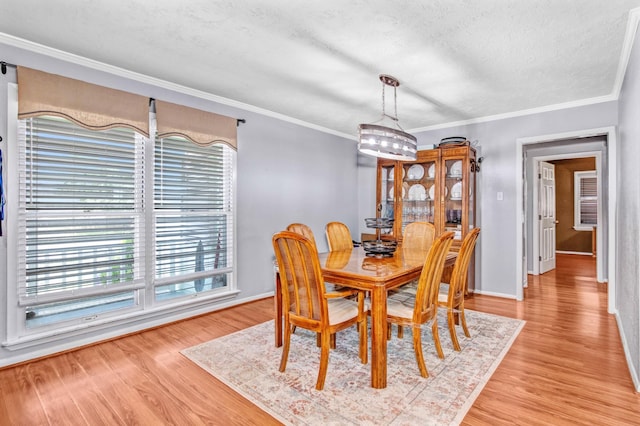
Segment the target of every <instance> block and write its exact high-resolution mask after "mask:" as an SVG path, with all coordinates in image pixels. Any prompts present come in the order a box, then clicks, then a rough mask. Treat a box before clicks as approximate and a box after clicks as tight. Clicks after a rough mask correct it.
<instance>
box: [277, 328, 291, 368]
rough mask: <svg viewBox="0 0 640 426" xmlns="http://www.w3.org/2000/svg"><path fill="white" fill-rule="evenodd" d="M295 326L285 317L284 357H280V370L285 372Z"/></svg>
mask: <svg viewBox="0 0 640 426" xmlns="http://www.w3.org/2000/svg"><path fill="white" fill-rule="evenodd" d="M293 328H294V327H291V325H290V324H289V322H288V321H287V320H286V319H285V322H284V342H283V344H282V357H281V358H280V372H283V371H284V370H285V369H286V368H287V358H289V343H291V332H292V329H293Z"/></svg>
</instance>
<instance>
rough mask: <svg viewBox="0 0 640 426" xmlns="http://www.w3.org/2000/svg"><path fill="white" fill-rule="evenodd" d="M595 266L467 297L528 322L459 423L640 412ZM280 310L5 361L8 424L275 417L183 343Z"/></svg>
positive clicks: (569, 265) (2, 398)
mask: <svg viewBox="0 0 640 426" xmlns="http://www.w3.org/2000/svg"><path fill="white" fill-rule="evenodd" d="M594 277H595V261H594V260H593V259H592V258H590V257H587V256H575V255H573V256H572V255H559V256H558V264H557V268H556V270H555V271H551V272H549V273H547V274H544V275H542V276H539V277H530V280H529V287H528V288H527V289H526V290H525V301H524V302H516V301H514V300H508V299H502V298H496V297H488V296H480V295H476V296H474V297H471V298H470V299H468V300H467V302H466V303H467V308H468V309H475V310H480V311H484V312H490V313H495V314H499V315H504V316H510V317H517V318H522V319H525V320H526V321H527V324H526V326H525V327H524V329H523V330H522V332H521V333H520V335H519V336H518V338H517V339H516V341H515V343H514V344H513V346H512V348H511V350H510V351H509V353H508V354H507V356H506V357H505V358H504V360H503V361H502V363H501V364H500V366H499V367H498V369H497V370H496V372H495V373H494V374H493V376H492V378H491V380H490V381H489V382H488V383H487V385H486V386H485V388H484V390H483V391H482V393H481V394H480V396H479V397H478V398H477V399H476V401H475V403H474V405H473V407H472V408H471V409H470V410H469V412H468V414H467V416H466V417H465V419H464V422H463V424H468V425H498V424H505V425H506V424H509V425H512V424H523V425H563V424H567V425H575V424H585V425H638V424H640V395H638V394H636V393H635V392H634V388H633V383H632V381H631V378H630V375H629V371H628V368H627V365H626V363H625V358H624V353H623V352H622V344H621V342H620V337H619V334H618V330H617V326H616V321H615V318H614V317H613V316H611V315H609V314H607V313H606V306H607V301H606V295H607V292H606V285H605V284H597V283H596V282H595V278H594ZM272 315H273V302H272V300H271V299H265V300H261V301H258V302H253V303H249V304H245V305H242V306H238V307H234V308H231V309H227V310H224V311H220V312H216V313H212V314H208V315H204V316H200V317H197V318H193V319H189V320H186V321H182V322H178V323H175V324H171V325H168V326H163V327H159V328H156V329H153V330H149V331H145V332H143V333H137V334H134V335H130V336H126V337H123V338H120V339H116V340H112V341H109V342H104V343H100V344H96V345H92V346H89V347H86V348H83V349H80V350H76V351H72V352H67V353H64V354H61V355H57V356H51V357H48V358H46V359H42V360H38V361H33V362H30V363H25V364H21V365H18V366H14V367H9V368H4V369H2V370H0V424H1V425H47V424H59V425H92V426H93V425H103V424H104V425H115V424H118V425H120V424H122V425H124V424H126V425H132V424H141V425H162V424H175V425H199V424H212V425H234V424H237V425H270V424H278V423H277V422H276V421H275V420H274V419H273V418H271V417H270V416H269V415H267V414H266V413H264V412H263V411H261V410H260V409H258V408H257V407H255V406H254V405H253V404H251V403H250V402H248V401H247V400H245V399H244V398H242V397H241V396H239V395H238V394H236V393H235V392H234V391H232V390H230V389H229V388H227V387H226V386H225V385H223V384H222V383H220V382H219V381H217V380H216V379H215V378H214V377H212V376H210V375H209V374H207V373H205V372H204V371H203V370H201V369H200V368H199V367H197V366H196V365H194V364H192V363H191V362H190V361H188V360H187V359H186V358H184V357H183V356H182V355H180V354H179V351H180V350H181V349H184V348H186V347H189V346H193V345H196V344H198V343H201V342H205V341H207V340H211V339H214V338H216V337H219V336H222V335H224V334H228V333H231V332H234V331H236V330H240V329H242V328H245V327H248V326H251V325H254V324H258V323H261V322H263V321H266V320H268V319H271V318H272ZM445 337H446V336H443V338H445ZM274 368H276V366H274ZM329 374H330V372H329Z"/></svg>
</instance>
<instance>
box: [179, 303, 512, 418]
mask: <svg viewBox="0 0 640 426" xmlns="http://www.w3.org/2000/svg"><path fill="white" fill-rule="evenodd" d="M465 312H466V317H467V324H468V326H469V331H470V333H471V338H466V337H465V336H464V333H462V330H461V329H460V330H459V332H458V339H459V341H460V346H461V348H462V350H461V351H460V352H456V351H454V350H453V346H452V344H451V339H450V337H449V331H448V329H447V326H446V323H447V322H446V317H445V316H444V312H443V311H442V312H441V313H442V314H443V315H442V316H440V315H439V318H438V325H439V332H440V340H441V342H442V346H443V350H444V354H445V357H444V359H439V358H438V356H437V354H436V351H435V347H434V345H433V339H432V336H431V331H430V328H431V327H425V330H423V335H422V340H423V345H424V355H425V362H426V365H427V369H428V370H429V374H430V376H429V378H426V379H425V378H423V377H421V376H420V373H419V371H418V366H417V363H416V360H415V356H414V351H413V347H412V338H411V332H410V331H409V330H406V329H405V333H404V338H403V339H398V337H396V336H397V335H396V332H395V327H394V328H393V337H392V339H391V341H389V342H388V356H387V362H388V367H387V388H385V389H373V388H371V384H370V381H371V375H370V374H371V372H370V368H371V365H370V364H366V365H363V364H361V363H360V359H359V358H358V333H357V330H356V328H355V326H354V327H350V328H349V329H347V330H344V331H342V332H340V333H338V334H337V336H336V337H337V339H336V340H337V348H336V349H334V350H331V353H330V355H329V367H328V371H327V378H326V381H325V385H324V390H322V391H317V390H316V389H315V383H316V378H317V374H318V366H319V362H320V349H319V348H317V347H316V337H315V334H314V333H310V332H308V331H306V330H303V329H300V328H298V329H297V330H296V332H295V334H294V335H293V336H292V339H291V349H290V352H289V361H288V363H287V369H286V371H285V372H284V373H280V372H279V371H278V367H279V363H280V356H281V353H282V348H276V347H275V345H274V342H273V334H274V323H273V321H268V322H265V323H262V324H259V325H256V326H253V327H250V328H247V329H244V330H241V331H239V332H236V333H234V334H230V335H227V336H224V337H220V338H218V339H215V340H212V341H209V342H206V343H203V344H200V345H198V346H194V347H191V348H188V349H185V350H183V351H182V354H183V355H185V356H186V357H187V358H189V359H190V360H192V361H193V362H195V363H196V364H197V365H199V366H200V367H202V368H203V369H204V370H206V371H207V372H209V373H210V374H212V375H213V376H215V377H216V378H218V379H220V380H221V381H222V382H224V383H226V384H227V385H228V386H230V387H231V388H232V389H234V390H235V391H237V392H238V393H240V394H241V395H242V396H244V397H245V398H247V399H248V400H250V401H251V402H253V403H254V404H256V405H257V406H259V407H260V408H262V409H263V410H265V411H266V412H268V413H269V414H271V415H272V416H273V417H275V418H276V419H278V420H279V421H280V422H282V423H284V424H288V425H289V424H290V425H449V424H459V423H460V422H461V421H462V419H463V418H464V416H465V414H466V413H467V411H468V410H469V408H470V407H471V405H472V404H473V401H474V400H475V399H476V397H477V396H478V394H479V393H480V391H481V390H482V388H483V387H484V385H485V384H486V382H487V381H488V380H489V378H490V377H491V375H492V374H493V372H494V371H495V369H496V368H497V367H498V365H499V364H500V361H501V360H502V358H503V357H504V356H505V355H506V353H507V351H508V350H509V348H510V347H511V344H512V343H513V341H514V340H515V338H516V337H517V336H518V333H519V332H520V330H521V329H522V327H523V326H524V321H522V320H518V319H513V318H505V317H501V316H496V315H490V314H485V313H480V312H476V311H470V310H466V311H465Z"/></svg>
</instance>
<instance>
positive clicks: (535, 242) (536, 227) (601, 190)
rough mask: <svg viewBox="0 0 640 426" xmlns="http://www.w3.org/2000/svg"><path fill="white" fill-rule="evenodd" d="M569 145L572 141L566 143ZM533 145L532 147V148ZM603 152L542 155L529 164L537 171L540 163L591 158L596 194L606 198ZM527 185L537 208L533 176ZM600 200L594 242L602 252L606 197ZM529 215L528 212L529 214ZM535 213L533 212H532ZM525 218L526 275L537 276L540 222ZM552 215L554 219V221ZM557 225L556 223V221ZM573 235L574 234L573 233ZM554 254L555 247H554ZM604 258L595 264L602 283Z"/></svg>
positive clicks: (539, 196) (537, 200) (535, 186)
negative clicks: (603, 210)
mask: <svg viewBox="0 0 640 426" xmlns="http://www.w3.org/2000/svg"><path fill="white" fill-rule="evenodd" d="M592 140H595V141H598V140H601V141H604V138H592ZM568 142H569V143H571V142H572V141H568ZM604 142H605V144H604V148H603V149H606V141H604ZM558 144H559V142H558ZM533 146H535V145H532V147H533ZM535 151H539V150H536V149H535V148H533V149H532V150H530V152H535ZM526 154H527V151H525V155H526ZM602 154H603V152H602V151H584V152H574V153H568V154H555V155H544V156H534V157H532V158H531V163H532V165H533V170H536V169H537V164H540V163H544V162H552V163H553V162H557V161H559V160H580V159H589V158H593V159H594V162H595V170H596V176H597V182H598V188H597V192H598V194H604V195H605V196H606V191H607V188H606V185H604V184H603V179H602V170H603V168H602V156H603V155H602ZM527 184H528V185H530V186H531V190H526V193H527V194H530V193H533V199H532V203H531V204H532V205H533V206H537V205H539V204H541V203H540V200H541V198H542V195H541V194H540V192H539V191H538V190H537V189H538V186H537V185H536V182H535V176H534V180H533V181H531V182H529V180H527ZM599 198H600V200H599V202H598V205H597V214H596V217H597V223H596V228H595V229H596V233H597V235H596V242H597V244H598V246H599V250H603V247H602V242H603V235H604V234H605V229H604V226H603V223H602V222H603V221H602V218H603V212H602V205H603V200H604V199H605V198H606V197H602V196H600V197H599ZM529 213H530V212H529ZM534 213H535V212H534ZM525 216H526V217H527V221H528V222H529V223H530V224H531V226H530V227H527V229H528V230H529V231H530V233H529V232H527V235H526V237H527V238H528V239H529V241H531V243H528V244H527V247H530V248H531V250H530V251H527V253H531V256H530V258H529V256H527V259H528V262H527V266H528V267H527V273H531V274H532V275H539V274H542V273H544V272H545V270H544V269H543V268H542V266H541V265H540V263H539V262H536V261H535V259H539V258H540V257H542V258H544V257H545V256H544V249H543V246H544V242H543V241H542V240H541V238H540V235H542V233H543V232H542V230H541V229H540V222H539V221H538V220H536V217H535V214H533V215H532V214H528V213H525ZM555 216H557V215H554V219H555ZM556 223H557V221H556ZM562 226H564V227H566V224H565V223H562ZM574 234H575V232H574ZM590 241H591V238H590V236H589V242H590ZM554 245H555V241H554ZM599 250H598V247H594V252H598V251H599ZM554 252H555V247H554ZM604 260H605V258H604V256H600V258H598V259H597V262H596V270H597V274H596V275H597V281H598V282H600V283H602V282H605V281H606V278H605V277H606V274H605V266H606V265H605V262H604Z"/></svg>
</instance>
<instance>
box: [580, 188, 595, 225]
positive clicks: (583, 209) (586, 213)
mask: <svg viewBox="0 0 640 426" xmlns="http://www.w3.org/2000/svg"><path fill="white" fill-rule="evenodd" d="M579 190H580V224H583V225H596V224H597V223H598V179H597V178H595V177H582V178H580V189H579Z"/></svg>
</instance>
